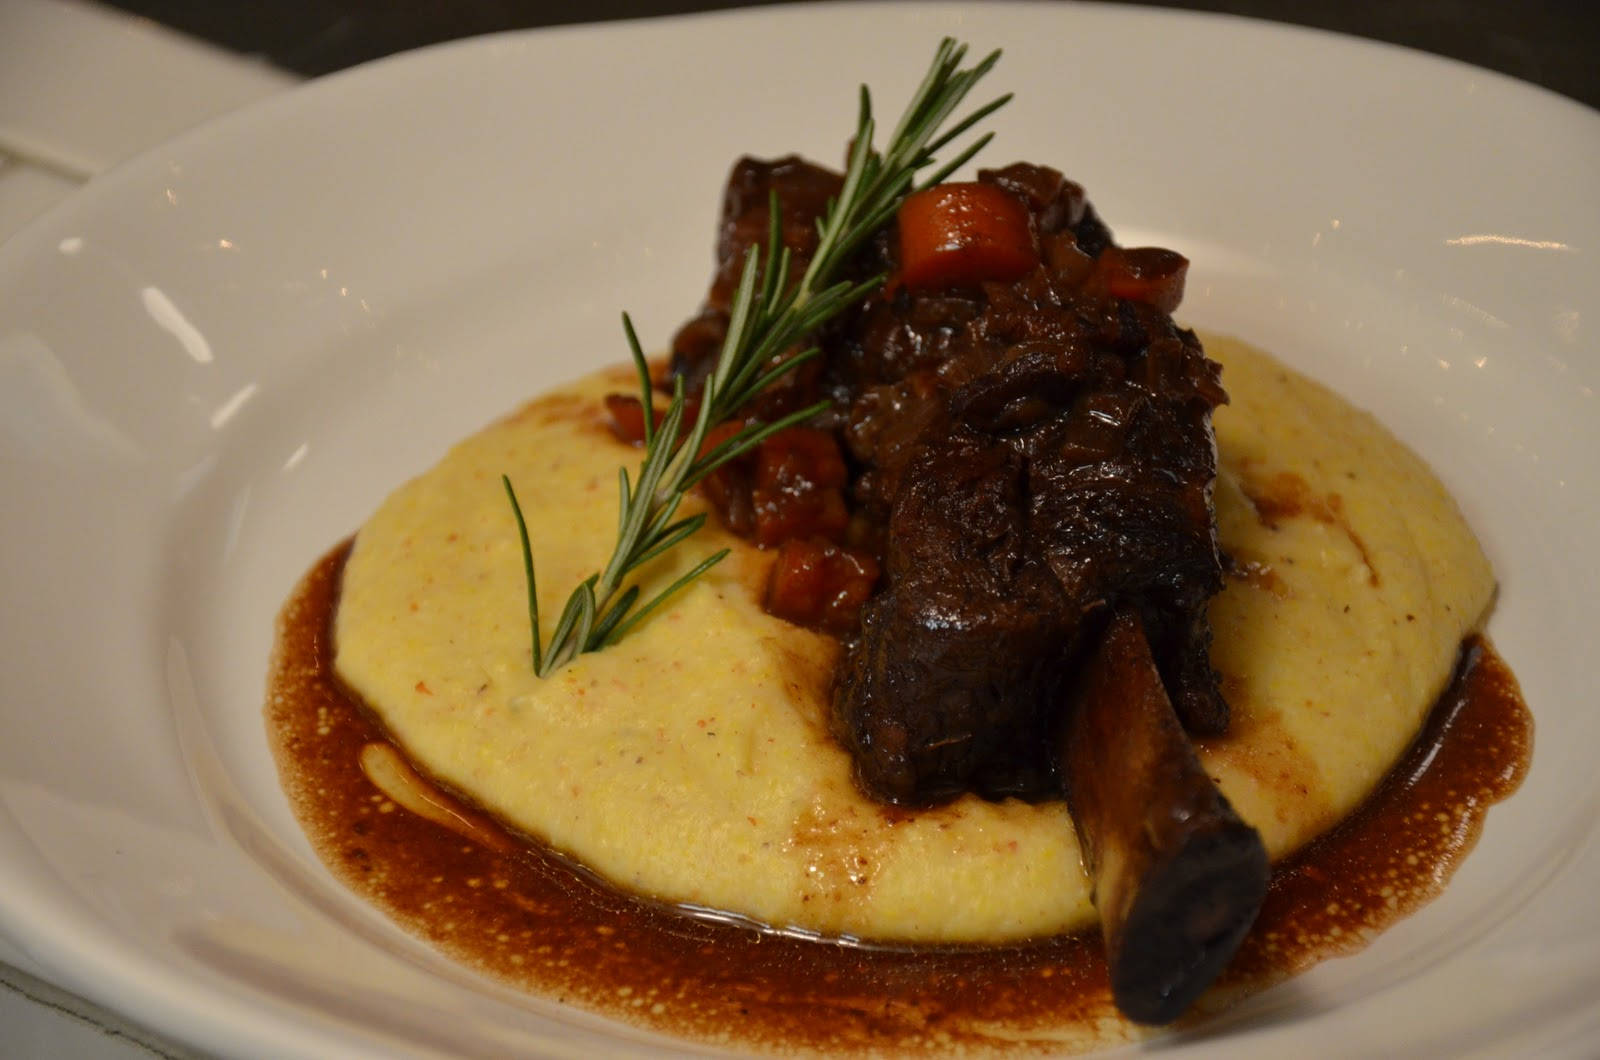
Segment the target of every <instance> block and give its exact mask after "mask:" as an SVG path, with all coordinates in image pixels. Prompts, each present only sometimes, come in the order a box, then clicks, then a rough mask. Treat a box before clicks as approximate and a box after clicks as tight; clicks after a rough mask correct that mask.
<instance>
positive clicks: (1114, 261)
mask: <svg viewBox="0 0 1600 1060" xmlns="http://www.w3.org/2000/svg"><path fill="white" fill-rule="evenodd" d="M1188 272H1189V259H1188V258H1186V257H1184V256H1183V255H1182V254H1179V253H1177V252H1176V251H1172V250H1166V249H1163V248H1161V247H1132V248H1126V247H1107V248H1106V249H1105V250H1103V251H1101V252H1100V257H1099V258H1098V259H1097V260H1096V261H1095V276H1094V278H1095V279H1098V280H1099V282H1100V283H1101V284H1103V285H1104V287H1105V291H1106V293H1107V294H1110V295H1115V296H1116V297H1118V298H1126V299H1127V300H1128V301H1130V302H1145V303H1147V304H1149V305H1153V306H1155V307H1156V308H1157V309H1160V310H1161V311H1162V312H1164V313H1171V312H1173V311H1175V310H1176V309H1177V308H1178V303H1179V302H1182V301H1183V283H1184V279H1185V278H1186V277H1187V275H1188Z"/></svg>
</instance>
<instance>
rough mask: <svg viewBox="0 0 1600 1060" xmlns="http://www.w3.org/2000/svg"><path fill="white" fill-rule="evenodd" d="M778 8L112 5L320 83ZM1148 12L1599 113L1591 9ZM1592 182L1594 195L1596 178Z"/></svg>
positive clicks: (1323, 0)
mask: <svg viewBox="0 0 1600 1060" xmlns="http://www.w3.org/2000/svg"><path fill="white" fill-rule="evenodd" d="M775 2H782V0H756V2H750V0H743V2H740V0H699V2H684V0H591V2H573V3H550V2H547V0H546V2H539V0H389V2H385V0H220V2H219V0H111V6H114V7H118V8H122V9H123V10H126V11H130V12H133V13H136V14H140V15H144V16H146V17H148V18H151V19H153V20H154V21H157V22H161V23H165V24H166V25H169V26H171V27H173V28H175V29H178V30H181V31H183V32H185V33H188V34H190V35H192V36H196V37H200V38H202V39H204V40H208V41H211V42H213V43H215V44H219V45H221V46H223V47H225V48H228V49H231V50H233V51H237V52H241V53H243V54H246V55H251V56H258V57H261V58H264V59H266V60H267V61H269V62H271V63H273V64H274V65H276V66H279V67H282V68H283V69H286V70H291V71H294V72H295V73H299V74H306V75H316V74H324V73H329V72H331V71H333V70H339V69H343V68H344V67H347V66H353V65H355V64H356V63H360V62H365V61H366V60H368V59H376V58H379V57H381V56H384V55H388V54H391V53H393V52H397V51H405V50H407V49H410V48H416V47H420V46H422V45H424V44H431V43H434V42H437V41H442V40H450V39H453V38H456V37H466V36H473V35H476V34H480V33H490V32H494V31H496V30H504V29H520V28H526V27H531V26H550V25H558V24H562V23H570V22H599V21H606V20H611V19H619V18H637V17H641V16H648V15H661V14H671V13H676V12H684V11H706V10H716V9H722V8H731V7H753V6H760V5H761V4H762V3H775ZM833 2H836V3H844V2H847V0H833ZM973 2H975V3H981V2H983V0H973ZM1057 2H1070V0H1057ZM1134 2H1144V0H1134ZM1147 6H1160V7H1181V8H1188V9H1191V10H1201V11H1223V12H1229V13H1232V14H1237V15H1248V16H1252V17H1256V18H1264V19H1269V20H1272V21H1276V22H1292V23H1297V24H1299V25H1304V26H1314V27H1317V28H1321V29H1330V30H1336V31H1339V32H1342V33H1349V34H1354V35H1356V36H1360V37H1369V38H1373V39H1376V40H1383V41H1389V42H1392V43H1395V44H1403V45H1408V46H1410V47H1413V48H1420V49H1422V50H1423V51H1429V52H1434V53H1436V54H1439V55H1445V56H1449V57H1450V58H1454V59H1461V60H1464V61H1466V62H1469V63H1472V64H1474V65H1477V66H1483V67H1487V68H1489V69H1491V70H1498V71H1500V72H1502V73H1506V74H1510V75H1511V76H1513V77H1517V78H1521V79H1522V80H1524V81H1531V82H1533V83H1534V84H1538V85H1542V86H1544V87H1545V88H1549V89H1552V90H1554V91H1556V92H1559V93H1562V94H1564V95H1566V96H1570V97H1572V98H1573V99H1577V100H1580V101H1582V102H1584V103H1587V104H1589V105H1590V106H1592V107H1597V108H1600V2H1596V0H1559V2H1558V0H1391V2H1382V0H1354V2H1348V3H1345V2H1339V0H1307V2H1299V3H1297V2H1292V0H1191V2H1187V3H1172V2H1169V3H1162V4H1147ZM1596 177H1597V183H1600V174H1597V175H1596Z"/></svg>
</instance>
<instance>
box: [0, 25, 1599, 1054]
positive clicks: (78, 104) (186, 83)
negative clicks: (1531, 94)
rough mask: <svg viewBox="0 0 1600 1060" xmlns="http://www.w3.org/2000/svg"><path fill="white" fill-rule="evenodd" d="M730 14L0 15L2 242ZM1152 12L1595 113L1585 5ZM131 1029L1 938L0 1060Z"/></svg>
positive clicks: (102, 1044)
mask: <svg viewBox="0 0 1600 1060" xmlns="http://www.w3.org/2000/svg"><path fill="white" fill-rule="evenodd" d="M764 2H765V3H773V2H783V0H764ZM833 2H845V0H833ZM1057 2H1071V0H1057ZM1134 2H1142V0H1134ZM740 6H756V5H754V4H749V3H738V2H735V0H713V2H710V3H707V2H700V3H683V2H672V0H667V2H660V0H654V2H652V0H589V2H587V3H584V4H574V3H549V2H532V0H408V2H407V3H404V4H399V3H379V2H375V0H252V2H250V3H244V2H239V0H233V2H228V0H224V2H221V3H218V2H216V0H111V3H109V4H93V3H89V2H87V0H0V241H3V240H4V239H5V238H6V237H7V236H8V235H10V234H11V233H12V232H14V231H16V230H18V229H20V228H21V227H22V226H23V225H24V224H26V223H27V221H28V220H30V219H31V218H32V217H33V216H35V215H37V214H38V213H40V212H41V211H43V210H45V209H47V208H49V207H50V206H51V205H53V204H54V203H56V202H59V201H61V200H62V199H64V198H66V197H68V196H70V195H71V194H72V193H73V192H74V191H75V190H76V189H77V188H78V187H79V186H81V185H82V184H83V183H84V182H85V181H87V180H88V179H90V178H92V177H94V176H96V175H97V174H99V173H102V172H105V171H106V170H108V169H111V168H113V167H115V165H116V164H117V163H118V162H120V161H121V160H122V159H124V158H127V157H129V156H131V155H132V154H134V153H136V152H137V151H139V150H141V149H143V148H146V147H149V146H153V145H154V144H156V143H159V142H161V141H162V140H165V139H167V138H169V137H171V136H173V135H176V134H177V133H179V132H182V131H183V130H184V129H186V128H189V127H191V126H193V125H196V124H198V123H199V122H201V121H204V120H206V119H208V118H211V117H213V116H215V115H217V114H220V113H224V112H226V111H228V110H230V109H233V108H235V107H238V106H242V105H244V104H246V103H248V102H251V101H252V100H255V99H259V98H262V97H264V96H267V95H270V94H272V93H275V92H279V91H283V90H284V89H286V88H288V87H290V86H292V85H294V84H295V83H297V82H298V81H299V80H300V79H302V78H304V77H310V76H316V75H319V74H324V73H329V72H332V71H334V70H339V69H343V68H345V67H348V66H353V65H356V64H358V63H361V62H365V61H368V60H371V59H375V58H379V57H381V56H384V55H389V54H392V53H394V52H399V51H405V50H408V49H411V48H416V47H421V46H424V45H427V44H431V43H435V42H438V41H443V40H450V39H454V38H459V37H465V36H472V35H476V34H481V33H490V32H496V31H500V30H506V29H518V28H527V27H536V26H546V25H557V24H564V23H570V22H577V21H599V20H609V19H618V18H634V17H642V16H650V15H663V14H676V13H682V12H689V11H706V10H717V9H724V8H729V7H740ZM1152 6H1164V7H1181V8H1188V9H1193V10H1206V11H1219V12H1226V13H1231V14H1236V15H1244V16H1250V17H1256V18H1264V19H1269V20H1274V21H1280V22H1290V23H1296V24H1299V25H1306V26H1313V27H1317V28H1321V29H1329V30H1334V31H1338V32H1342V33H1349V34H1353V35H1356V36H1361V37H1367V38H1371V39H1376V40H1382V41H1387V42H1390V43H1395V44H1401V45H1405V46H1408V47H1413V48H1418V49H1421V50H1424V51H1429V52H1433V53H1436V54H1439V55H1443V56H1446V57H1449V58H1453V59H1458V60H1462V61H1465V62H1468V63H1472V64H1474V65H1477V66H1482V67H1486V68H1489V69H1492V70H1496V71H1499V72H1501V73H1505V74H1509V75H1511V76H1513V77H1517V78H1520V79H1522V80H1524V81H1529V82H1532V83H1534V84H1537V85H1540V86H1542V87H1544V88H1546V89H1549V90H1551V91H1554V92H1557V93H1561V94H1563V95H1566V96H1568V97H1571V98H1573V99H1576V100H1578V101H1580V102H1582V103H1586V104H1588V105H1589V106H1591V107H1596V108H1600V63H1596V61H1595V59H1594V53H1595V51H1596V46H1597V45H1600V5H1596V4H1592V3H1589V2H1587V0H1569V2H1557V0H1525V2H1522V3H1515V4H1513V3H1505V2H1503V0H1391V2H1382V0H1362V2H1340V0H1312V2H1308V3H1298V2H1292V0H1195V2H1188V3H1165V4H1161V5H1152ZM86 69H92V70H94V71H96V77H95V78H94V79H89V80H92V81H93V84H92V85H89V84H88V82H87V81H86V79H84V78H82V77H81V76H78V75H79V73H80V72H81V71H83V70H86ZM130 1017H131V1018H130ZM136 1021H137V1013H132V1014H128V1013H122V1014H117V1013H111V1012H107V1011H104V1010H102V1009H100V1008H98V1007H96V1006H93V1005H90V1004H88V1003H86V1002H84V1001H82V1000H81V999H78V998H74V997H72V996H71V995H69V994H66V993H65V992H63V991H61V990H59V989H57V988H56V987H55V986H53V985H52V984H51V983H49V982H48V981H46V980H45V979H44V978H43V977H42V974H41V973H40V971H39V969H38V968H37V967H35V966H34V965H32V963H31V962H30V960H29V958H28V955H27V954H25V953H21V952H18V951H16V950H14V949H12V948H11V947H10V946H9V945H8V944H7V943H6V941H5V940H4V939H3V938H0V1060H9V1058H13V1057H57V1056H62V1057H65V1056H70V1057H78V1058H84V1060H132V1058H149V1057H152V1056H155V1057H169V1058H171V1057H188V1056H192V1055H194V1054H193V1053H192V1052H190V1051H188V1050H185V1049H184V1048H183V1047H182V1046H180V1045H177V1044H176V1043H173V1042H170V1041H166V1040H164V1039H162V1038H161V1037H160V1036H159V1035H154V1034H152V1033H150V1032H149V1031H147V1030H145V1029H143V1028H141V1027H139V1026H138V1025H137V1022H136Z"/></svg>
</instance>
